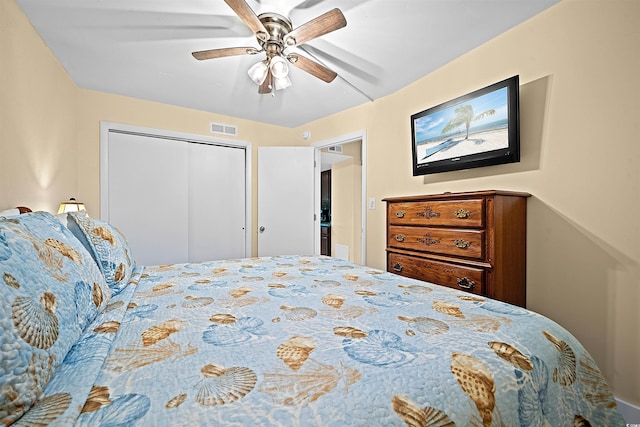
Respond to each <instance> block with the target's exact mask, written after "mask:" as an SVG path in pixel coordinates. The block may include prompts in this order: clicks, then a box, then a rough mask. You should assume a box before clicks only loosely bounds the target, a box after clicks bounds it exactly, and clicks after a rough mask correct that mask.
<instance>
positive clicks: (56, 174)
mask: <svg viewBox="0 0 640 427" xmlns="http://www.w3.org/2000/svg"><path fill="white" fill-rule="evenodd" d="M76 113H77V89H76V86H75V85H74V84H73V82H72V81H71V79H70V78H69V76H68V75H67V74H66V72H65V70H64V69H63V68H62V66H61V65H60V63H58V61H57V60H56V59H55V57H54V56H53V54H52V53H51V52H50V51H49V50H48V49H47V48H46V46H45V45H44V43H42V41H41V40H40V38H39V37H37V35H36V34H35V32H34V30H33V28H32V27H31V25H30V23H29V21H28V20H27V19H26V18H25V17H24V15H23V14H22V12H21V11H20V9H19V8H18V6H17V5H16V4H15V2H14V1H13V0H11V1H5V0H2V1H0V206H1V207H0V210H2V209H6V208H9V207H14V206H21V205H27V206H30V207H31V208H33V209H44V210H48V211H52V210H54V209H55V210H57V206H58V204H59V203H60V201H62V200H66V199H68V198H69V197H71V196H73V195H74V194H75V193H76V190H77V187H76V172H77V171H76V165H77V159H78V153H77V150H76V129H77V123H78V121H77V120H78V118H77V114H76Z"/></svg>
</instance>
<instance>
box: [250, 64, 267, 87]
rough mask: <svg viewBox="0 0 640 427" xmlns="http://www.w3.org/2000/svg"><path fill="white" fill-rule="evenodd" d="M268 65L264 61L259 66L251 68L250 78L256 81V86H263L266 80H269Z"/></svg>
mask: <svg viewBox="0 0 640 427" xmlns="http://www.w3.org/2000/svg"><path fill="white" fill-rule="evenodd" d="M267 71H269V69H268V68H267V64H265V62H264V61H260V62H258V63H257V64H254V65H252V66H251V68H249V71H248V73H249V77H250V78H251V80H253V81H254V83H255V84H257V85H261V84H262V83H264V80H265V79H266V78H267Z"/></svg>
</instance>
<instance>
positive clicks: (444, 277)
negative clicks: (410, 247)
mask: <svg viewBox="0 0 640 427" xmlns="http://www.w3.org/2000/svg"><path fill="white" fill-rule="evenodd" d="M387 270H389V271H390V272H391V273H396V274H400V275H402V276H406V277H411V278H414V279H418V280H423V281H425V282H432V283H437V284H439V285H443V286H447V287H449V288H454V289H460V290H463V291H467V292H471V293H474V294H478V295H485V271H484V269H482V268H473V267H465V266H461V265H456V264H449V263H446V262H441V261H435V260H429V259H424V258H419V257H413V256H409V255H401V254H396V253H392V252H389V253H388V254H387Z"/></svg>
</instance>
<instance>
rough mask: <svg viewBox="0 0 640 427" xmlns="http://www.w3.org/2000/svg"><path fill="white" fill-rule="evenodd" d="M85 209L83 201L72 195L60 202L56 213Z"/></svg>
mask: <svg viewBox="0 0 640 427" xmlns="http://www.w3.org/2000/svg"><path fill="white" fill-rule="evenodd" d="M86 210H87V209H86V208H85V207H84V203H82V202H78V201H77V200H76V199H74V198H73V197H72V198H70V199H69V200H67V201H66V202H62V203H60V207H59V208H58V213H59V214H61V213H67V212H77V211H86Z"/></svg>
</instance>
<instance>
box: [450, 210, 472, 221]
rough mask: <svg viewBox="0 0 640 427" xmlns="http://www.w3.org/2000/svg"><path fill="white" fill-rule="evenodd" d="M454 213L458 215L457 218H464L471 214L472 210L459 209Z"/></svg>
mask: <svg viewBox="0 0 640 427" xmlns="http://www.w3.org/2000/svg"><path fill="white" fill-rule="evenodd" d="M453 214H454V215H455V216H456V218H460V219H464V218H469V217H470V216H471V211H468V210H466V209H458V210H457V211H455V212H454V213H453Z"/></svg>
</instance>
